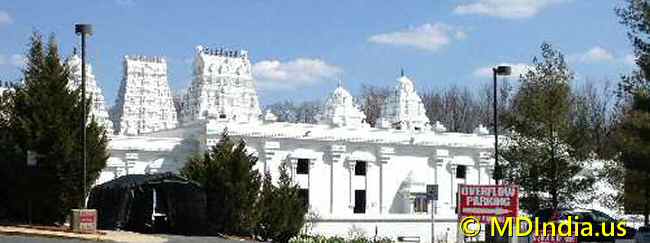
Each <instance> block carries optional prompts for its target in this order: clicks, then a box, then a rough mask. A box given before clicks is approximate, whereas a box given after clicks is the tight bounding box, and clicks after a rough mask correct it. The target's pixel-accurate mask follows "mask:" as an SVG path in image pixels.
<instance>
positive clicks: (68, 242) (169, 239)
mask: <svg viewBox="0 0 650 243" xmlns="http://www.w3.org/2000/svg"><path fill="white" fill-rule="evenodd" d="M155 238H158V239H157V240H155V241H149V240H151V239H153V238H148V240H144V241H143V239H135V238H132V239H130V240H129V239H122V240H120V241H113V240H110V241H109V240H97V241H96V240H80V239H62V238H49V237H41V236H17V235H0V242H2V243H92V242H129V243H131V242H133V243H139V242H143V243H144V242H147V243H185V242H188V243H204V242H205V243H235V242H244V241H235V240H225V239H222V238H218V237H185V236H156V237H155Z"/></svg>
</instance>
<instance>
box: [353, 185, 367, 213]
mask: <svg viewBox="0 0 650 243" xmlns="http://www.w3.org/2000/svg"><path fill="white" fill-rule="evenodd" d="M354 213H366V190H355V191H354Z"/></svg>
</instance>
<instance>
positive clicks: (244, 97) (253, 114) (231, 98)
mask: <svg viewBox="0 0 650 243" xmlns="http://www.w3.org/2000/svg"><path fill="white" fill-rule="evenodd" d="M181 113H182V114H181V115H182V121H183V123H184V124H189V123H192V122H194V121H199V120H206V119H217V120H220V121H235V122H256V121H259V120H260V116H261V114H262V112H261V110H260V105H259V101H258V99H257V92H256V91H255V81H254V80H253V75H252V71H251V62H250V60H249V59H248V52H247V51H246V50H239V51H232V50H225V49H208V48H204V47H202V46H197V47H196V56H195V59H194V79H193V80H192V83H191V84H190V87H189V88H188V89H187V93H186V94H185V96H184V100H183V108H182V111H181Z"/></svg>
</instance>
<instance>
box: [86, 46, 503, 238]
mask: <svg viewBox="0 0 650 243" xmlns="http://www.w3.org/2000/svg"><path fill="white" fill-rule="evenodd" d="M153 60H154V61H151V59H147V61H144V60H142V58H136V59H133V58H127V59H126V61H125V75H126V77H125V79H124V81H123V83H122V86H123V87H122V88H121V89H120V98H119V100H120V101H119V102H118V103H119V104H120V105H121V106H122V107H123V109H124V110H125V112H124V114H123V115H122V119H121V122H120V123H121V124H120V125H119V126H118V127H119V128H118V130H119V131H120V133H119V134H121V135H117V136H113V137H111V142H110V150H111V152H110V154H111V157H110V158H109V160H108V162H107V167H106V169H104V170H103V171H102V173H101V175H100V178H99V180H98V183H102V182H105V181H108V180H111V179H113V178H116V177H118V176H121V175H125V174H134V173H136V174H142V173H157V172H167V171H171V172H178V170H179V169H180V168H182V167H183V166H184V164H185V162H186V161H187V158H188V156H189V155H190V154H193V153H196V152H200V151H203V150H204V149H206V148H207V147H208V146H211V145H214V144H216V143H217V142H218V141H219V139H220V138H221V134H222V132H223V131H224V130H227V131H228V133H229V134H230V135H231V136H233V137H236V138H241V139H244V140H245V141H246V144H247V148H248V152H250V153H253V154H254V155H255V156H257V157H258V158H259V161H258V164H257V165H256V168H257V169H259V171H260V172H262V171H269V172H270V173H271V175H272V176H273V177H274V178H275V179H277V178H278V175H279V171H278V168H279V166H280V165H281V164H283V163H289V164H290V166H291V174H292V176H293V178H294V180H295V181H296V183H298V185H299V187H300V189H301V195H302V196H303V198H305V201H306V202H307V203H308V204H309V207H310V212H311V213H312V215H317V217H316V218H312V219H310V221H311V224H312V226H313V227H310V229H311V233H313V234H325V235H339V236H347V235H348V234H349V233H350V232H351V231H361V232H365V233H366V234H367V235H370V236H371V235H374V232H377V233H378V235H379V236H388V237H392V238H397V237H399V236H417V237H420V239H421V241H422V242H430V239H431V221H430V219H431V213H432V212H433V213H434V214H435V217H436V232H435V234H436V237H437V239H440V240H442V241H445V240H446V241H447V242H453V241H455V237H456V233H457V232H456V224H457V215H456V213H455V205H456V192H457V189H458V184H462V183H468V184H490V183H493V182H492V180H491V179H490V178H491V174H492V169H493V160H492V158H491V153H492V149H493V142H494V140H493V137H492V136H490V135H488V134H487V132H486V129H485V128H482V127H481V128H478V129H477V130H476V132H475V133H472V134H462V133H450V132H446V129H445V127H444V126H443V125H442V124H440V123H439V122H436V123H433V124H431V123H430V121H429V119H428V118H427V116H426V111H425V109H424V105H423V104H422V101H421V100H420V97H419V96H418V95H417V92H416V90H415V87H414V85H413V81H412V80H410V79H409V78H408V77H406V76H404V75H402V76H400V77H399V78H398V79H397V83H396V88H395V90H394V91H393V93H391V95H390V97H389V98H388V99H387V100H386V103H385V104H384V105H383V107H384V112H383V113H382V114H381V120H380V124H379V125H380V126H378V127H377V128H373V127H370V126H369V125H368V124H367V123H366V121H365V116H364V114H363V113H362V112H361V111H360V110H359V109H358V108H357V107H356V106H355V105H354V104H355V103H354V100H353V97H352V95H350V93H349V92H348V91H347V90H345V89H344V88H343V87H342V86H341V85H339V86H338V87H336V89H335V90H334V91H333V92H332V93H331V94H330V95H329V97H328V98H327V101H326V102H325V104H324V112H323V114H322V115H321V117H320V119H319V124H303V123H286V122H277V117H276V116H275V115H274V114H272V113H271V112H269V111H267V112H265V113H264V114H262V112H261V110H260V108H259V103H258V97H257V93H256V91H255V80H254V79H253V76H252V73H251V66H250V61H249V59H248V53H247V52H246V51H228V50H223V49H207V48H203V47H200V46H199V47H198V48H196V57H195V60H194V67H193V69H194V78H193V80H192V81H191V83H190V84H189V88H188V89H187V92H186V94H185V96H184V99H183V105H182V108H181V114H180V115H181V120H182V124H181V125H180V126H179V127H177V128H173V127H174V125H176V124H175V123H174V122H172V121H171V120H170V118H171V117H173V116H174V114H173V111H174V110H173V109H172V108H171V104H170V103H169V102H170V101H169V100H170V96H169V91H168V87H167V83H166V75H165V73H166V70H165V66H164V65H165V64H164V61H163V60H162V59H153ZM161 88H162V89H163V90H160V89H161ZM151 102H153V103H154V104H155V105H153V106H151V105H150V103H151ZM163 110H164V111H165V112H171V113H167V114H168V116H167V119H162V117H161V116H160V114H161V112H160V111H163ZM150 114H153V115H150ZM165 122H167V123H165ZM163 123H165V125H167V126H164V125H161V124H163ZM125 135H137V136H125ZM430 184H437V185H438V186H439V201H438V202H437V204H436V205H432V203H430V202H429V201H427V200H426V199H425V197H424V192H425V190H426V186H427V185H430Z"/></svg>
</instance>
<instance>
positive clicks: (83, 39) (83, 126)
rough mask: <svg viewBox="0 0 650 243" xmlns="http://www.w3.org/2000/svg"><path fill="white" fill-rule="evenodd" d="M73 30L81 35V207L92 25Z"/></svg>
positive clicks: (84, 190) (84, 179)
mask: <svg viewBox="0 0 650 243" xmlns="http://www.w3.org/2000/svg"><path fill="white" fill-rule="evenodd" d="M74 32H75V33H76V34H77V35H80V36H81V110H82V112H81V115H82V117H81V129H82V130H83V135H82V139H81V141H82V142H81V143H82V146H83V152H82V157H83V164H84V171H83V192H84V193H83V200H84V202H83V208H86V193H87V192H86V176H87V175H86V174H87V169H86V166H87V162H86V36H90V35H92V32H93V27H92V25H89V24H76V25H75V26H74Z"/></svg>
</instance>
